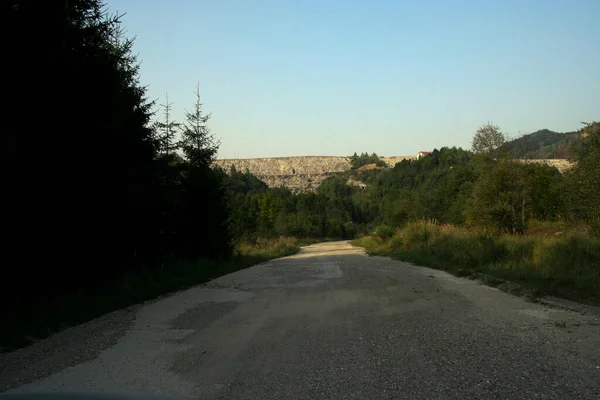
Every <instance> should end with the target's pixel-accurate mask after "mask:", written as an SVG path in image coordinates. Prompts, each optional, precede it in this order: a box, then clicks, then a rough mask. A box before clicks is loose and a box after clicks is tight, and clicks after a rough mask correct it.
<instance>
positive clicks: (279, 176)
mask: <svg viewBox="0 0 600 400" xmlns="http://www.w3.org/2000/svg"><path fill="white" fill-rule="evenodd" d="M381 159H382V160H383V161H384V162H385V163H386V164H387V166H388V167H389V168H393V167H394V165H396V164H397V163H399V162H401V161H402V160H404V159H407V160H414V159H416V157H415V156H397V157H381ZM520 161H524V162H531V163H544V164H548V165H553V166H555V167H556V168H558V170H559V171H560V172H564V171H566V170H567V169H569V168H570V167H571V166H572V165H573V164H572V163H571V162H569V161H568V160H520ZM215 165H217V166H219V167H221V168H223V169H224V170H225V172H229V170H230V168H231V166H234V167H235V168H236V169H237V170H238V171H240V172H245V171H246V170H249V171H250V172H251V173H252V174H254V175H256V176H257V177H258V178H259V179H260V180H262V181H263V182H265V183H266V184H267V185H268V186H269V187H280V186H285V187H287V188H289V189H290V190H292V191H293V192H295V193H298V192H313V191H315V190H316V189H317V188H318V187H319V185H320V184H321V182H323V181H324V180H325V179H327V178H328V177H329V176H331V175H333V174H334V173H336V172H344V171H349V170H350V169H351V168H352V165H351V163H350V157H335V156H323V157H319V156H306V157H275V158H248V159H224V160H217V161H215Z"/></svg>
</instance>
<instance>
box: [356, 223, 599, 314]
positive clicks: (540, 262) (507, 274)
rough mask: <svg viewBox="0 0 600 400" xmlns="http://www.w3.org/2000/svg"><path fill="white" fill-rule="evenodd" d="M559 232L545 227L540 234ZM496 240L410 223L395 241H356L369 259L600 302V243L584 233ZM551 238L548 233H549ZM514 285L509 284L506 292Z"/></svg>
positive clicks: (496, 237)
mask: <svg viewBox="0 0 600 400" xmlns="http://www.w3.org/2000/svg"><path fill="white" fill-rule="evenodd" d="M550 229H556V227H549V226H543V229H539V230H541V231H548V230H550ZM539 230H538V232H536V234H533V235H524V236H511V235H494V234H490V233H487V232H485V231H481V230H469V229H465V228H458V227H454V226H449V225H444V226H441V225H438V224H436V223H435V222H433V221H421V222H417V223H411V224H408V225H406V226H405V227H404V228H402V229H399V230H398V231H397V232H396V233H395V234H394V235H393V236H392V237H391V238H382V237H377V236H372V237H365V238H361V239H358V240H356V241H354V244H356V245H359V246H363V247H365V248H366V249H367V251H368V252H369V253H370V254H380V255H389V256H392V257H394V258H397V259H401V260H406V261H411V262H415V263H419V264H422V265H426V266H430V267H434V268H439V269H444V270H446V271H448V272H450V273H453V274H455V275H459V276H473V277H478V278H481V279H482V280H483V281H484V282H486V283H490V284H492V285H494V286H498V285H501V284H503V283H508V282H512V283H518V284H519V285H520V286H521V287H522V288H525V289H528V290H529V292H530V293H532V294H535V295H544V294H552V295H556V296H561V297H565V298H571V299H577V300H587V301H591V302H595V303H597V302H600V240H599V239H596V238H593V237H591V236H589V235H587V234H586V233H584V232H578V231H571V232H567V233H565V234H562V235H559V236H557V235H555V234H541V233H540V232H539ZM545 233H547V232H545ZM508 286H510V287H512V288H514V285H505V286H503V287H508Z"/></svg>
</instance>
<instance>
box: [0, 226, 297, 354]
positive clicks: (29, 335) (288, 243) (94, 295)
mask: <svg viewBox="0 0 600 400" xmlns="http://www.w3.org/2000/svg"><path fill="white" fill-rule="evenodd" d="M299 250H300V248H299V247H298V245H297V240H296V239H293V238H286V237H281V238H275V239H257V240H255V241H254V242H252V243H248V242H245V243H240V244H238V245H237V246H236V248H235V251H234V255H233V257H232V258H231V259H229V260H223V261H211V260H204V259H200V260H196V261H193V262H192V261H177V262H173V263H170V264H169V265H165V266H164V267H163V268H159V269H153V270H149V271H146V272H144V271H142V272H139V273H129V274H127V275H125V276H123V277H122V278H121V279H118V280H117V281H115V282H113V283H112V284H110V285H104V286H101V287H99V288H97V289H96V290H94V291H89V290H88V291H85V292H84V291H79V292H74V293H69V294H61V295H58V296H56V298H54V299H48V300H47V301H45V302H44V303H43V304H29V305H22V306H19V307H15V308H13V309H12V310H11V311H10V313H9V314H8V315H4V316H2V329H1V330H0V350H2V351H10V350H13V349H16V348H19V347H23V346H27V345H28V344H30V343H32V342H34V341H35V340H37V339H41V338H45V337H47V336H49V335H50V334H52V333H54V332H57V331H60V330H63V329H65V328H67V327H70V326H74V325H78V324H81V323H83V322H86V321H89V320H91V319H93V318H96V317H98V316H101V315H103V314H106V313H108V312H111V311H114V310H117V309H120V308H123V307H127V306H129V305H132V304H137V303H140V302H143V301H146V300H150V299H153V298H156V297H158V296H161V295H164V294H167V293H171V292H175V291H178V290H182V289H186V288H189V287H192V286H194V285H197V284H200V283H203V282H206V281H209V280H211V279H214V278H217V277H219V276H222V275H225V274H228V273H230V272H234V271H237V270H240V269H244V268H247V267H250V266H252V265H255V264H258V263H260V262H263V261H268V260H270V259H273V258H278V257H284V256H288V255H292V254H295V253H297V252H298V251H299Z"/></svg>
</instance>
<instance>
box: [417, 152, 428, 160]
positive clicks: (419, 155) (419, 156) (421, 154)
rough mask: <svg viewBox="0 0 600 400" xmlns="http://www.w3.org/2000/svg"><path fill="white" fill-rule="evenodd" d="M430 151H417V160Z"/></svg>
mask: <svg viewBox="0 0 600 400" xmlns="http://www.w3.org/2000/svg"><path fill="white" fill-rule="evenodd" d="M429 153H430V151H420V152H418V153H417V160H418V159H419V158H421V157H425V156H426V155H427V154H429Z"/></svg>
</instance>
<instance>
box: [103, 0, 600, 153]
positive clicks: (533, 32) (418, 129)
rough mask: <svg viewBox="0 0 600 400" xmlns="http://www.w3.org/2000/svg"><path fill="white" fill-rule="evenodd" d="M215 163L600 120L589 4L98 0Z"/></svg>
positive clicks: (403, 148)
mask: <svg viewBox="0 0 600 400" xmlns="http://www.w3.org/2000/svg"><path fill="white" fill-rule="evenodd" d="M107 5H108V6H109V8H110V11H113V12H114V11H118V12H119V13H123V12H125V13H126V15H125V16H124V17H123V22H124V27H125V28H126V30H127V33H128V36H136V37H137V39H136V42H135V47H134V51H135V52H136V53H138V55H139V59H140V60H141V61H142V67H141V81H142V83H143V84H144V85H148V86H149V96H150V98H152V99H157V100H158V102H157V103H159V104H160V103H164V96H165V93H168V94H169V100H170V101H173V102H174V108H175V110H174V116H175V117H176V118H179V119H182V118H183V115H184V109H186V108H187V109H189V108H191V107H192V105H193V102H194V97H193V90H194V88H195V85H196V83H199V84H200V91H201V96H202V101H203V103H204V107H205V110H206V111H207V112H212V113H213V114H212V115H213V117H212V119H211V122H210V127H211V129H212V131H213V133H214V134H215V135H216V136H217V137H218V138H219V139H220V140H221V147H220V149H219V157H220V158H233V157H237V158H250V157H276V156H295V155H350V154H352V153H354V152H355V151H356V152H358V153H360V152H364V151H368V152H370V153H371V152H376V153H377V154H380V155H385V156H391V155H410V154H414V153H416V152H417V151H419V150H431V149H433V148H440V147H443V146H461V147H465V148H468V147H470V141H471V137H472V136H473V133H474V132H475V130H476V129H477V127H478V126H479V125H481V124H484V123H486V122H488V121H492V122H494V123H496V124H498V125H499V126H500V127H501V128H502V129H503V130H504V131H505V132H507V133H508V134H510V135H517V134H519V133H528V132H531V131H534V130H537V129H541V128H548V129H552V130H556V131H559V132H563V131H570V130H574V129H578V128H579V127H580V121H591V120H598V119H600V96H599V93H600V52H599V51H598V49H599V48H600V24H598V20H599V19H600V1H598V0H563V1H555V0H545V1H541V0H540V1H538V0H502V1H488V0H472V1H460V0H454V1H450V0H448V1H420V0H414V1H402V0H396V1H391V0H390V1H383V0H382V1H375V0H372V1H368V0H364V1H350V0H346V1H342V0H339V1H330V0H279V1H275V0H243V1H242V0H237V1H233V0H216V1H208V0H197V1H193V0H171V1H164V0H160V1H159V0H108V1H107Z"/></svg>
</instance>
